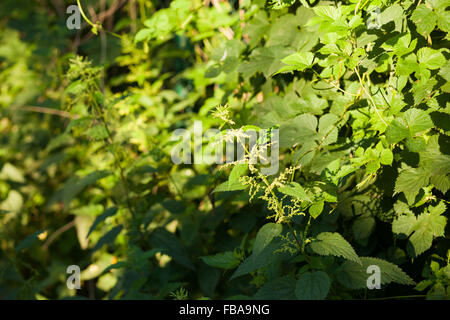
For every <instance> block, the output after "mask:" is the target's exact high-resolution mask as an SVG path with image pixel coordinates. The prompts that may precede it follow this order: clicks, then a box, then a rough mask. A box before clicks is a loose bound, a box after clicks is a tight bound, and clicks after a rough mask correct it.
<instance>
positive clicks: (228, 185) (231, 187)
mask: <svg viewBox="0 0 450 320" xmlns="http://www.w3.org/2000/svg"><path fill="white" fill-rule="evenodd" d="M247 169H248V164H247V163H239V164H237V165H235V166H234V167H233V169H232V170H231V173H230V177H229V178H228V181H225V182H224V183H222V184H220V185H219V186H217V187H216V188H215V189H214V191H213V192H224V191H237V190H245V189H246V188H247V186H245V185H243V184H242V183H241V182H240V181H239V177H241V176H242V175H244V174H245V172H246V171H247Z"/></svg>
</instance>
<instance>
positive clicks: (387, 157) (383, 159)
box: [380, 149, 394, 165]
mask: <svg viewBox="0 0 450 320" xmlns="http://www.w3.org/2000/svg"><path fill="white" fill-rule="evenodd" d="M393 160H394V154H393V153H392V151H391V150H390V149H383V151H381V154H380V163H381V164H385V165H391V164H392V161H393Z"/></svg>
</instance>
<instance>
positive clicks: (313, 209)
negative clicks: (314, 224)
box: [308, 200, 325, 219]
mask: <svg viewBox="0 0 450 320" xmlns="http://www.w3.org/2000/svg"><path fill="white" fill-rule="evenodd" d="M324 204H325V202H324V201H323V200H321V201H317V202H315V203H313V205H312V206H310V207H309V209H308V211H309V214H310V215H311V217H313V218H314V219H316V218H317V217H318V216H320V214H321V213H322V211H323V206H324Z"/></svg>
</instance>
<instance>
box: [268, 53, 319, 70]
mask: <svg viewBox="0 0 450 320" xmlns="http://www.w3.org/2000/svg"><path fill="white" fill-rule="evenodd" d="M313 61H314V54H312V53H311V52H296V53H293V54H291V55H289V56H287V57H286V58H284V59H282V60H281V62H283V63H284V64H286V65H287V66H283V67H282V68H281V69H280V70H278V71H277V72H276V73H275V74H278V73H281V72H286V71H293V70H297V71H303V70H305V69H307V68H309V67H311V66H312V65H313Z"/></svg>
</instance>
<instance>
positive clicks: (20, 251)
mask: <svg viewBox="0 0 450 320" xmlns="http://www.w3.org/2000/svg"><path fill="white" fill-rule="evenodd" d="M15 2H16V1H9V0H8V1H7V2H6V3H7V4H8V6H7V8H9V6H11V7H14V6H15ZM78 4H79V5H85V6H87V4H85V3H84V1H78ZM134 4H136V6H134V7H131V6H132V5H134ZM2 6H3V5H0V8H1V7H2ZM448 6H450V1H437V0H434V1H432V0H421V1H420V0H419V1H390V0H349V1H314V2H313V1H308V0H298V1H297V0H280V1H266V0H240V1H232V0H228V1H219V0H211V1H202V0H175V1H157V0H154V1H150V0H139V1H129V2H127V4H126V5H125V6H124V7H122V8H120V9H118V10H119V11H117V12H116V14H115V15H116V16H120V17H125V18H124V19H122V20H120V22H117V25H115V26H114V28H113V27H112V26H111V25H108V23H104V25H102V24H101V23H100V22H97V21H96V20H94V18H93V17H91V16H90V12H91V10H87V9H86V8H84V11H83V19H84V20H85V23H84V25H86V26H85V27H86V28H88V29H84V32H88V33H89V32H90V31H89V29H91V27H92V28H93V30H92V31H94V32H95V34H92V35H89V36H92V39H89V37H82V40H83V41H86V42H85V43H84V44H83V45H82V46H80V48H78V49H79V50H78V53H79V54H82V55H85V56H87V57H84V58H82V57H79V56H76V55H73V54H69V55H62V54H61V55H60V56H59V58H58V59H57V60H58V61H57V62H56V66H57V67H56V68H47V66H48V65H50V62H49V61H50V60H51V61H53V60H52V59H53V58H54V56H55V53H56V54H58V52H66V51H64V43H65V42H64V41H61V43H60V42H58V43H57V44H53V43H52V42H51V41H50V42H49V44H47V43H45V44H43V43H41V39H53V38H54V37H52V36H46V35H45V34H46V33H44V34H43V35H42V36H40V37H37V38H36V39H38V40H39V41H38V40H36V39H34V38H31V39H29V40H26V41H30V43H31V44H29V43H28V42H25V40H23V39H21V38H20V37H19V33H18V32H12V31H11V30H10V28H12V27H10V26H4V25H3V24H2V23H0V29H2V30H3V29H5V30H7V32H5V33H4V34H5V35H7V36H8V35H10V36H8V37H9V38H11V37H12V38H13V39H14V43H15V48H16V49H17V48H19V49H24V48H25V49H26V50H25V49H24V50H25V51H26V52H27V57H26V59H22V58H20V55H17V54H15V53H16V49H15V50H12V51H11V50H10V49H8V48H9V47H10V46H9V42H10V41H9V40H10V39H9V38H8V37H7V36H5V37H2V38H1V39H0V49H1V50H0V51H1V52H0V58H1V60H0V64H1V65H5V66H8V68H5V70H1V71H0V79H6V81H3V82H1V81H0V89H1V90H0V91H1V95H0V107H2V106H5V107H6V106H7V105H9V104H12V105H17V106H21V105H25V104H33V103H35V104H39V103H40V102H42V104H39V105H42V106H50V105H55V104H58V103H60V104H61V105H62V106H64V108H65V110H64V111H62V110H57V114H58V115H60V116H63V117H64V119H63V121H60V119H59V118H56V117H53V115H54V114H55V110H52V111H53V114H52V115H41V114H36V113H35V114H25V115H22V114H19V113H17V114H16V116H15V117H11V120H7V121H5V120H4V119H1V120H2V121H0V131H1V132H2V133H3V132H5V134H4V135H3V136H2V138H1V139H0V158H1V160H2V161H3V162H5V163H7V165H3V166H2V167H1V170H0V214H1V215H0V219H1V222H2V224H1V226H0V233H1V234H2V236H3V238H4V239H13V240H14V241H13V240H11V241H7V242H2V243H1V244H2V252H3V251H4V252H6V253H8V255H7V256H6V257H7V258H8V259H0V274H9V275H13V276H11V277H9V278H8V277H5V278H3V277H0V283H1V284H2V285H1V286H0V295H2V296H3V295H5V296H8V297H9V296H14V297H15V296H19V297H25V298H35V297H40V298H46V297H50V298H51V297H57V298H62V297H67V296H73V295H77V296H78V297H80V296H91V297H92V296H95V297H96V298H99V297H102V298H109V299H119V298H126V299H133V298H134V299H162V298H168V299H171V298H174V299H186V298H191V299H192V298H194V299H196V298H216V299H228V298H234V299H249V298H250V299H252V298H253V299H325V298H326V299H351V298H367V299H371V298H376V299H379V298H381V299H385V298H386V299H387V298H402V297H426V298H438V299H442V298H448V297H449V296H450V280H449V279H450V250H449V248H450V238H449V235H450V233H449V224H448V223H447V220H448V216H449V210H448V203H449V201H448V190H449V188H450V161H449V160H450V138H449V133H450V127H449V123H450V114H449V113H450V109H449V105H448V101H449V99H448V97H449V90H450V87H449V85H448V83H449V81H448V80H449V73H450V66H449V62H448V56H449V54H450V53H449V50H448V49H447V48H448V44H449V43H448V40H449V39H448V29H449V26H448V21H449V20H450V19H449V14H448V12H449V11H448V10H447V7H448ZM35 7H36V8H37V7H39V8H41V7H42V6H41V4H40V3H39V4H37V3H36V4H35ZM40 10H43V11H42V12H43V13H42V12H41V11H39V12H41V13H40V14H41V15H45V14H46V11H45V10H44V9H42V8H41V9H40ZM31 11H33V12H34V11H35V10H34V9H33V10H30V12H31ZM30 14H31V13H30ZM33 14H34V13H33ZM128 14H130V18H129V16H128ZM22 18H23V17H22V16H18V17H16V18H15V19H19V20H18V21H20V19H22ZM23 19H25V18H23ZM86 19H87V20H86ZM43 20H45V19H43ZM88 20H89V21H88ZM45 21H46V20H45ZM16 25H21V26H29V25H30V24H26V23H16ZM62 25H64V23H62ZM46 26H47V25H46ZM56 29H57V28H56ZM42 30H46V29H45V28H44V27H43V28H42ZM52 30H53V29H52ZM108 30H109V31H108ZM23 32H25V33H26V34H30V33H33V32H35V30H34V29H33V30H32V31H30V32H26V30H25V31H23ZM68 32H69V31H68ZM67 37H68V38H69V35H67ZM8 39H9V40H8ZM72 40H73V43H74V45H75V44H76V45H77V46H78V42H79V40H77V39H76V38H75V36H74V39H72ZM8 41H9V42H8ZM25 44H26V45H25ZM34 46H35V47H36V48H38V49H39V50H38V51H43V52H47V51H48V54H47V55H44V56H39V61H40V63H39V64H38V65H36V66H34V65H33V63H34V60H33V59H31V58H33V57H35V56H34V55H33V54H32V52H33V50H32V47H34ZM99 48H101V49H102V50H99ZM43 49H45V50H43ZM51 49H52V51H51ZM53 49H55V50H53ZM22 51H23V50H22ZM28 57H30V58H28ZM48 57H50V58H48ZM46 59H48V60H46ZM100 65H101V67H100ZM47 69H51V70H53V69H57V72H56V71H55V72H53V71H52V72H50V71H46V72H45V73H44V72H43V70H47ZM17 70H23V72H25V71H26V73H25V74H27V75H32V77H31V79H39V80H40V81H39V87H33V88H38V89H39V88H41V87H42V88H47V87H48V90H45V93H44V94H42V95H39V92H41V91H43V90H41V89H39V90H38V89H33V90H31V89H27V88H29V87H30V86H28V85H26V84H27V83H28V82H27V81H28V80H29V79H28V78H29V77H28V78H27V77H25V78H26V79H28V80H27V81H25V80H24V79H25V78H23V77H22V78H23V79H22V78H21V79H22V80H23V81H21V82H20V83H19V85H18V86H17V81H16V80H17V79H16V78H14V77H11V76H10V75H11V74H12V73H17V72H18V71H17ZM53 73H55V74H53ZM56 73H57V74H56ZM42 74H45V76H41V75H42ZM10 79H14V81H12V82H11V80H10ZM61 84H62V85H61ZM41 109H42V108H39V110H41ZM34 110H36V109H34ZM47 111H48V110H47ZM41 116H42V117H41ZM49 117H53V118H49ZM49 119H52V120H49ZM14 121H17V122H19V121H22V122H21V123H19V125H17V124H16V123H14ZM199 121H200V122H201V124H202V126H201V127H202V128H203V130H205V131H208V130H216V132H217V131H220V133H218V134H217V135H216V136H215V137H214V136H211V137H208V138H204V139H203V140H202V141H201V146H202V147H203V149H201V152H206V150H210V149H211V148H210V147H212V146H214V145H215V146H217V144H219V145H220V143H221V142H223V141H228V142H230V143H233V144H235V145H236V150H237V149H239V150H243V152H242V154H241V157H237V158H233V161H230V162H228V163H224V162H222V163H221V162H218V163H214V162H213V163H203V162H196V161H195V158H194V161H179V162H177V163H174V161H173V159H172V157H171V155H172V153H173V150H174V148H175V147H176V141H174V140H173V139H172V137H173V134H174V132H177V131H180V132H184V133H186V135H187V136H190V137H195V135H196V123H198V122H199ZM23 123H25V124H26V125H23V126H22V125H21V124H23ZM37 123H38V124H39V125H37ZM211 132H212V131H211ZM254 132H258V135H256V136H255V137H256V138H255V139H257V143H256V144H251V143H250V142H249V140H250V139H251V137H252V133H254ZM21 141H23V143H19V142H21ZM254 146H257V148H254ZM233 150H234V149H233ZM220 154H221V155H223V154H224V153H220ZM273 156H276V159H275V160H276V165H275V166H273V168H276V169H277V170H275V171H276V172H272V170H269V171H268V170H267V169H268V163H267V162H271V164H273V163H274V159H273ZM264 158H265V159H266V160H270V161H253V160H255V159H264ZM30 164H32V165H30ZM269 165H270V164H269ZM11 212H12V213H13V214H10V213H11ZM44 213H45V217H46V218H45V219H37V217H38V216H39V217H43V216H44ZM38 214H40V215H38ZM61 226H62V227H61ZM72 226H73V227H74V229H71V227H72ZM17 230H20V232H16V231H17ZM74 230H75V231H74ZM66 231H67V232H66ZM18 234H19V235H20V236H18ZM53 234H55V235H53ZM58 237H60V240H58ZM19 238H20V239H19ZM16 240H20V241H16ZM41 242H42V244H41ZM74 248H75V249H74ZM50 253H51V254H50ZM0 254H3V253H0ZM10 257H11V259H9V258H10ZM2 258H3V256H2ZM74 260H76V261H74ZM73 264H78V265H79V266H80V268H81V270H82V272H81V287H82V289H81V290H80V291H77V292H75V291H73V290H72V291H71V290H69V289H68V288H67V287H66V283H65V281H62V280H61V276H60V275H61V274H64V275H65V273H64V271H65V268H66V267H67V266H68V265H73ZM62 278H64V277H62ZM4 279H7V280H4ZM8 279H10V280H8ZM378 283H379V284H380V286H378ZM3 288H7V290H6V291H7V292H6V293H5V290H2V289H3ZM10 288H14V290H13V289H11V290H10ZM17 288H21V289H20V290H19V289H17ZM374 288H376V289H374ZM378 288H380V289H378ZM17 291H20V292H17ZM37 295H39V296H37Z"/></svg>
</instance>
